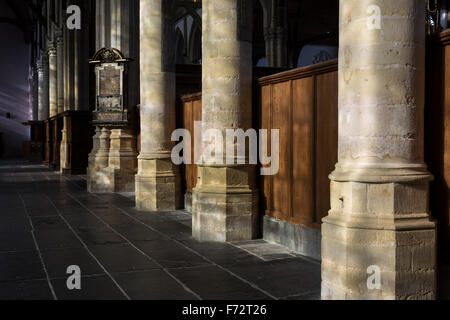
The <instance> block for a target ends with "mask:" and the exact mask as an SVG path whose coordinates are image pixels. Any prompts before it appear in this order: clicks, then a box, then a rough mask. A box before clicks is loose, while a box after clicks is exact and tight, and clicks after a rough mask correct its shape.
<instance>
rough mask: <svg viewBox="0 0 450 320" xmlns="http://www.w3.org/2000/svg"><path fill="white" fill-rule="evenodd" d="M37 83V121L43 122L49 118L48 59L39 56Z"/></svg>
mask: <svg viewBox="0 0 450 320" xmlns="http://www.w3.org/2000/svg"><path fill="white" fill-rule="evenodd" d="M38 82H39V107H38V120H39V121H43V120H46V119H48V116H49V93H48V90H49V87H48V86H49V83H48V57H47V56H45V55H43V56H41V58H40V60H39V62H38Z"/></svg>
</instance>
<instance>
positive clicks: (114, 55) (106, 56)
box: [89, 48, 132, 64]
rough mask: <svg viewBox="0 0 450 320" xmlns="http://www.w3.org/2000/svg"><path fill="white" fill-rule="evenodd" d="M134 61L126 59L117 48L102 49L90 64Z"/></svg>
mask: <svg viewBox="0 0 450 320" xmlns="http://www.w3.org/2000/svg"><path fill="white" fill-rule="evenodd" d="M130 61H132V59H129V58H125V57H124V55H123V54H122V52H120V50H118V49H115V48H101V49H99V50H97V52H96V53H95V54H94V56H93V57H92V59H90V60H89V63H92V64H100V63H125V62H130Z"/></svg>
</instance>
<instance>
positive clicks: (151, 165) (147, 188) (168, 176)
mask: <svg viewBox="0 0 450 320" xmlns="http://www.w3.org/2000/svg"><path fill="white" fill-rule="evenodd" d="M135 181H136V209H137V210H140V211H173V210H177V209H180V208H181V207H182V204H181V198H182V197H181V193H180V177H179V175H178V174H177V170H176V167H175V166H174V165H173V163H172V161H171V160H170V159H152V160H149V159H140V160H139V173H138V174H137V175H136V176H135Z"/></svg>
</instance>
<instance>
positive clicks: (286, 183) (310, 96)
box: [259, 61, 338, 228]
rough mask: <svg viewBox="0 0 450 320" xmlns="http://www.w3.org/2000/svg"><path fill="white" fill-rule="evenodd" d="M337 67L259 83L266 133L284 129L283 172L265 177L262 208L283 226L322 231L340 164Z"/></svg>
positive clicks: (330, 64) (285, 74) (314, 68)
mask: <svg viewBox="0 0 450 320" xmlns="http://www.w3.org/2000/svg"><path fill="white" fill-rule="evenodd" d="M337 69H338V65H337V61H331V62H326V63H323V64H318V65H314V66H310V67H306V68H300V69H295V70H291V71H287V72H283V73H280V74H276V75H272V76H268V77H264V78H261V79H260V80H259V83H260V86H261V91H260V96H261V99H260V101H261V102H260V111H259V112H260V113H261V127H262V128H267V129H280V141H279V143H280V170H279V172H278V174H277V175H274V176H265V177H262V179H261V180H262V182H261V184H260V188H262V189H263V190H262V191H261V207H262V208H265V214H266V215H268V216H271V217H274V218H277V219H281V220H284V221H288V222H292V223H296V224H300V225H304V226H307V227H311V228H320V225H321V219H322V217H324V216H326V215H327V213H328V210H329V208H330V189H329V185H330V181H329V180H328V175H329V174H330V173H331V172H332V171H333V169H334V165H335V164H336V162H337V141H338V132H337V125H338V97H337V88H338V79H337Z"/></svg>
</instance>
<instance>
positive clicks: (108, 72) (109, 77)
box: [99, 66, 121, 96]
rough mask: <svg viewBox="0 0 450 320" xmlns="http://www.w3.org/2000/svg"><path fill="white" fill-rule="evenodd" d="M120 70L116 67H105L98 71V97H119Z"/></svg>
mask: <svg viewBox="0 0 450 320" xmlns="http://www.w3.org/2000/svg"><path fill="white" fill-rule="evenodd" d="M120 74H121V70H120V69H119V68H117V67H116V66H105V67H104V69H103V70H101V69H100V70H99V77H100V90H99V91H100V92H99V94H100V96H109V95H120Z"/></svg>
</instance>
